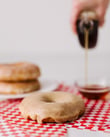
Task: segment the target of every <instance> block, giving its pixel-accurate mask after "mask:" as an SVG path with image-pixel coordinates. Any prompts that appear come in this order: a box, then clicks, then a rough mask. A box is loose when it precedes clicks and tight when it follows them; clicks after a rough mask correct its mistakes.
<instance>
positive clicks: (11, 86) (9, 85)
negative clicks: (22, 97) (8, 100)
mask: <svg viewBox="0 0 110 137" xmlns="http://www.w3.org/2000/svg"><path fill="white" fill-rule="evenodd" d="M38 89H40V83H39V81H38V80H34V81H26V82H0V94H22V93H28V92H32V91H35V90H38Z"/></svg>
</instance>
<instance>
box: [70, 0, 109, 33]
mask: <svg viewBox="0 0 110 137" xmlns="http://www.w3.org/2000/svg"><path fill="white" fill-rule="evenodd" d="M108 4H109V0H73V8H72V15H71V25H72V30H73V32H74V33H76V21H77V19H78V16H79V14H80V12H81V11H83V10H87V9H89V10H91V11H94V12H95V13H96V15H97V17H98V20H99V25H100V26H102V25H103V24H104V17H105V13H106V9H107V7H108Z"/></svg>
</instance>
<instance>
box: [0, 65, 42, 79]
mask: <svg viewBox="0 0 110 137" xmlns="http://www.w3.org/2000/svg"><path fill="white" fill-rule="evenodd" d="M39 76H40V69H39V67H38V66H36V65H34V64H31V63H27V62H19V63H13V64H0V81H28V80H35V79H36V78H38V77H39Z"/></svg>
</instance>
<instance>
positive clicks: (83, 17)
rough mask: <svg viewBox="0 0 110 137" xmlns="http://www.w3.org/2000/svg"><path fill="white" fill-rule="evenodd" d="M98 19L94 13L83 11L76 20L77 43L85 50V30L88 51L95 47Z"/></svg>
mask: <svg viewBox="0 0 110 137" xmlns="http://www.w3.org/2000/svg"><path fill="white" fill-rule="evenodd" d="M98 25H99V22H98V19H97V16H96V13H95V12H92V11H83V12H82V13H81V14H80V16H79V19H78V20H77V23H76V26H77V34H78V38H79V42H80V44H81V46H82V47H83V48H85V29H86V30H88V33H89V34H88V49H91V48H94V47H96V43H97V37H98Z"/></svg>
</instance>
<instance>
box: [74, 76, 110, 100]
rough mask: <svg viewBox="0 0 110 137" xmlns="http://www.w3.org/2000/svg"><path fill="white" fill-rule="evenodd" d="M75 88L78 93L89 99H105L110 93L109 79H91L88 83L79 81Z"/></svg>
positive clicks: (82, 80)
mask: <svg viewBox="0 0 110 137" xmlns="http://www.w3.org/2000/svg"><path fill="white" fill-rule="evenodd" d="M75 86H76V89H77V91H78V92H80V93H81V94H82V95H83V96H84V97H86V98H89V99H105V96H106V95H107V94H108V93H109V91H110V85H109V83H108V80H107V79H99V78H90V79H88V81H87V83H85V80H84V79H80V80H77V81H76V82H75Z"/></svg>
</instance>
